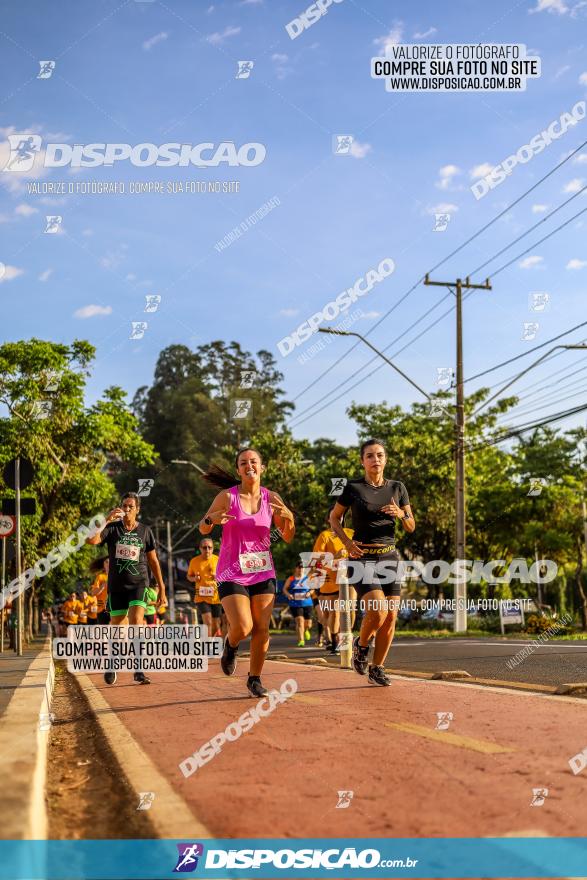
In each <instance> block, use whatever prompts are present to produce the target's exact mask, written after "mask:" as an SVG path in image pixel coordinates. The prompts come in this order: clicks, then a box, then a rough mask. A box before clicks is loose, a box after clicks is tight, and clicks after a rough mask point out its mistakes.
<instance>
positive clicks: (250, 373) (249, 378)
mask: <svg viewBox="0 0 587 880" xmlns="http://www.w3.org/2000/svg"><path fill="white" fill-rule="evenodd" d="M256 375H257V371H256V370H241V383H240V386H239V387H240V388H252V387H253V386H254V384H255V377H256Z"/></svg>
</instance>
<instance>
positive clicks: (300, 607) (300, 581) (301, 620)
mask: <svg viewBox="0 0 587 880" xmlns="http://www.w3.org/2000/svg"><path fill="white" fill-rule="evenodd" d="M308 587H309V585H308V578H307V577H306V576H305V575H304V569H303V568H302V566H301V565H296V567H295V569H294V573H293V575H292V576H290V577H288V579H287V580H286V582H285V584H284V585H283V594H284V596H285V597H286V598H287V601H288V602H289V608H290V611H291V613H292V616H293V618H294V620H295V623H296V633H297V637H298V648H304V647H305V645H306V642H309V641H310V637H311V633H310V630H311V628H312V608H313V604H314V603H313V602H312V598H311V596H310V594H309V592H308ZM304 639H305V641H304Z"/></svg>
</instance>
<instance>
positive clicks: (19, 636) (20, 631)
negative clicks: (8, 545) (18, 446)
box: [13, 456, 24, 657]
mask: <svg viewBox="0 0 587 880" xmlns="http://www.w3.org/2000/svg"><path fill="white" fill-rule="evenodd" d="M14 494H15V499H16V501H15V504H16V510H15V513H16V538H15V547H14V549H15V551H16V577H17V578H18V597H17V599H16V609H17V611H16V613H17V621H16V623H17V629H16V632H15V633H14V650H15V651H16V653H17V655H18V656H19V657H21V656H22V642H23V635H24V596H23V589H22V584H21V582H20V577H21V574H22V559H21V556H20V544H21V537H20V524H21V520H20V456H17V457H16V459H15V464H14ZM13 607H14V606H13Z"/></svg>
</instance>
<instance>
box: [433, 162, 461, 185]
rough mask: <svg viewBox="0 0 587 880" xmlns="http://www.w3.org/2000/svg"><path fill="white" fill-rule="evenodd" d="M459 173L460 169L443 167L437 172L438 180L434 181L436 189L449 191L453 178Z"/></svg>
mask: <svg viewBox="0 0 587 880" xmlns="http://www.w3.org/2000/svg"><path fill="white" fill-rule="evenodd" d="M460 173H461V169H460V168H458V167H457V166H456V165H443V166H442V168H441V169H440V170H439V172H438V175H439V177H440V180H437V181H436V184H435V186H437V187H438V189H449V187H450V186H451V184H452V180H453V177H456V175H457V174H460Z"/></svg>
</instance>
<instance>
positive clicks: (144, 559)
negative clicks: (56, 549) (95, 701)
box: [86, 492, 166, 684]
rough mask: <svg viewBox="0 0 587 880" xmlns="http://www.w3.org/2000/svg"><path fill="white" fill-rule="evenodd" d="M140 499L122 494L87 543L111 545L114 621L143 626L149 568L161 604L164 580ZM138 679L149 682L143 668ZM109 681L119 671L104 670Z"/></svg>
mask: <svg viewBox="0 0 587 880" xmlns="http://www.w3.org/2000/svg"><path fill="white" fill-rule="evenodd" d="M140 506H141V499H140V497H139V496H138V495H137V494H136V492H127V493H126V494H125V495H123V496H122V500H121V502H120V507H116V508H114V510H111V511H110V513H109V514H108V517H107V519H106V525H105V527H104V528H103V529H102V532H101V533H99V534H96V535H94V536H93V537H92V538H88V539H87V541H86V543H88V544H100V545H101V546H104V545H106V547H107V548H108V558H109V560H110V564H109V566H108V611H109V612H110V623H111V625H118V626H121V625H122V626H124V625H127V624H129V623H130V624H131V625H132V626H140V625H141V624H142V623H143V621H144V617H145V609H146V608H147V605H148V601H147V591H148V588H149V569H150V570H151V572H152V573H153V575H154V577H155V580H156V581H157V587H158V590H159V595H158V598H157V603H158V605H164V604H165V602H166V599H165V584H164V583H163V577H162V575H161V567H160V565H159V560H158V558H157V551H156V550H155V538H154V537H153V532H152V531H151V529H150V528H149V526H146V525H144V523H141V522H137V515H138V512H139V510H140ZM134 679H135V681H138V682H140V683H141V684H150V680H149V679H148V678H147V676H146V675H145V674H144V672H135V674H134ZM104 681H105V682H106V684H114V682H115V681H116V672H105V673H104Z"/></svg>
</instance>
